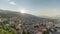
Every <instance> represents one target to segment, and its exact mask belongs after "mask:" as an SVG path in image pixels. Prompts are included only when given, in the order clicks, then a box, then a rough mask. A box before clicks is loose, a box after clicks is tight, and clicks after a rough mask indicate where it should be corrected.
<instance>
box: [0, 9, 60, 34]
mask: <svg viewBox="0 0 60 34" xmlns="http://www.w3.org/2000/svg"><path fill="white" fill-rule="evenodd" d="M1 11H2V10H1ZM0 30H2V31H4V30H7V31H9V32H10V33H11V34H13V33H14V34H24V33H25V34H27V33H28V34H54V33H55V34H56V33H60V20H58V19H49V18H42V17H37V16H34V15H30V14H21V13H17V12H13V13H11V12H6V13H4V11H2V12H0ZM2 31H1V34H3V33H2ZM4 33H7V32H4ZM7 34H8V33H7Z"/></svg>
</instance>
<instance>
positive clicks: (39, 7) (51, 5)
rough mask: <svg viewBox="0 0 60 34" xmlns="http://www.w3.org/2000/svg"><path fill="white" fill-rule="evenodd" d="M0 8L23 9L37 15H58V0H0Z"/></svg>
mask: <svg viewBox="0 0 60 34" xmlns="http://www.w3.org/2000/svg"><path fill="white" fill-rule="evenodd" d="M0 9H5V10H17V11H21V10H23V11H25V13H29V14H33V15H37V16H55V15H60V0H0Z"/></svg>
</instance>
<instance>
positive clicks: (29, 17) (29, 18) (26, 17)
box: [0, 10, 54, 23]
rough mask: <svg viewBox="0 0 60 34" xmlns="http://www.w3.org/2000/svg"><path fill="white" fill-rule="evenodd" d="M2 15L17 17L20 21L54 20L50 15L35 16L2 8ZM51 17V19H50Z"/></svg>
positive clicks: (0, 13)
mask: <svg viewBox="0 0 60 34" xmlns="http://www.w3.org/2000/svg"><path fill="white" fill-rule="evenodd" d="M0 16H1V17H3V18H14V17H17V19H16V21H17V22H18V21H21V22H19V23H27V22H28V23H45V22H53V21H54V20H52V17H48V16H34V15H31V14H26V13H24V14H22V13H19V12H17V11H9V10H0ZM50 18H51V19H50Z"/></svg>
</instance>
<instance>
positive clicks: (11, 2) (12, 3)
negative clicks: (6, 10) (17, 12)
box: [8, 0, 16, 5]
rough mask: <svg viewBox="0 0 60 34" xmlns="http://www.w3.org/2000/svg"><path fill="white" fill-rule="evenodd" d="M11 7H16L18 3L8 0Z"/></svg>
mask: <svg viewBox="0 0 60 34" xmlns="http://www.w3.org/2000/svg"><path fill="white" fill-rule="evenodd" d="M8 2H9V4H10V5H16V3H15V2H14V0H8Z"/></svg>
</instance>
